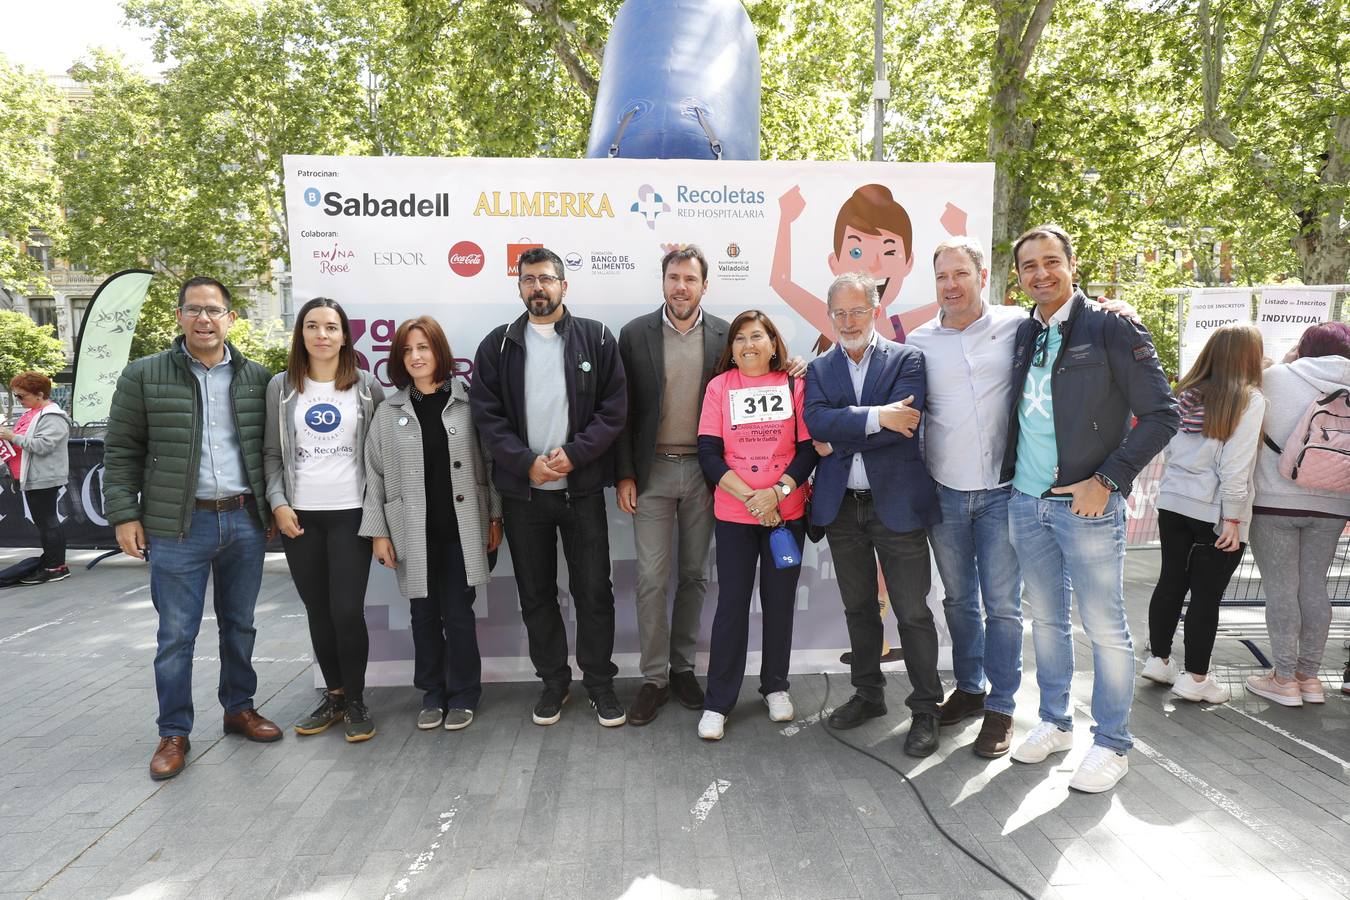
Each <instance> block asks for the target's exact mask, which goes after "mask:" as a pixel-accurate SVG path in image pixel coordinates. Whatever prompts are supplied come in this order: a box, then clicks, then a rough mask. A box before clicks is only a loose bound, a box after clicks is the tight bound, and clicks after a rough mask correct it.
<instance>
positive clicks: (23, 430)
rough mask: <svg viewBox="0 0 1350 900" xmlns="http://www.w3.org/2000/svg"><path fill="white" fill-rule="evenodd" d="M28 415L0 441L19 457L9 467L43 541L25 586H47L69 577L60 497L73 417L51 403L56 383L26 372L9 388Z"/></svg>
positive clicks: (4, 430) (0, 433)
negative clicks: (57, 503)
mask: <svg viewBox="0 0 1350 900" xmlns="http://www.w3.org/2000/svg"><path fill="white" fill-rule="evenodd" d="M9 388H10V390H11V391H13V392H14V397H15V399H17V400H18V401H19V402H20V403H22V404H23V406H24V410H25V412H24V414H23V415H22V416H20V417H19V420H18V421H17V422H15V423H14V425H13V426H9V425H6V426H0V441H9V443H10V445H11V446H12V447H13V449H14V454H13V455H12V456H10V457H9V458H8V459H7V460H6V462H7V463H8V465H9V472H10V474H11V475H13V476H14V480H15V481H17V482H18V483H19V490H21V491H23V497H24V500H26V501H27V503H28V512H29V513H30V514H31V515H32V517H33V524H34V525H36V526H37V529H38V534H39V536H40V539H41V541H42V559H41V560H39V562H38V569H37V571H36V572H34V573H32V574H31V575H26V576H24V578H23V579H22V580H20V582H19V583H20V584H46V583H47V582H48V581H60V580H62V579H63V578H69V577H70V568H69V567H68V566H67V565H66V533H65V530H64V529H62V528H61V517H60V516H58V515H57V513H56V495H57V494H59V493H60V492H61V486H62V485H64V484H65V483H66V482H67V481H68V480H69V479H70V451H69V450H68V449H67V446H66V445H67V443H68V442H69V441H70V416H68V415H66V411H65V410H63V409H62V408H61V407H59V406H57V405H56V404H55V403H52V402H51V396H52V382H51V379H49V378H48V377H47V376H46V375H43V374H42V373H41V372H22V373H20V374H18V375H15V376H14V377H13V378H12V379H11V380H10V382H9Z"/></svg>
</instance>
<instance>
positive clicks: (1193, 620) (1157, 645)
mask: <svg viewBox="0 0 1350 900" xmlns="http://www.w3.org/2000/svg"><path fill="white" fill-rule="evenodd" d="M1261 354H1262V344H1261V332H1260V331H1258V330H1257V329H1256V328H1255V327H1254V326H1252V325H1249V324H1245V323H1234V324H1232V325H1225V326H1223V327H1222V328H1220V329H1218V330H1217V331H1215V332H1214V333H1213V334H1212V335H1210V337H1209V340H1208V341H1207V342H1206V343H1205V347H1204V349H1203V350H1201V351H1200V356H1199V357H1198V358H1197V359H1196V361H1195V364H1194V365H1192V366H1191V369H1190V371H1189V372H1187V373H1186V375H1185V377H1184V378H1182V379H1181V381H1180V382H1179V383H1178V384H1177V387H1176V392H1177V396H1178V398H1179V399H1180V401H1181V429H1180V430H1179V431H1178V432H1177V433H1176V434H1175V435H1174V436H1173V437H1172V440H1171V441H1170V442H1169V443H1168V445H1167V450H1166V453H1165V461H1166V464H1165V468H1164V469H1163V477H1162V484H1161V485H1160V487H1159V490H1158V536H1159V538H1160V539H1161V542H1162V566H1161V568H1160V570H1159V572H1158V583H1157V586H1156V587H1155V588H1154V589H1153V599H1152V601H1150V603H1149V607H1148V623H1149V651H1150V654H1151V655H1150V656H1149V659H1148V662H1147V663H1145V665H1144V669H1143V672H1142V675H1143V676H1144V677H1145V678H1147V679H1149V680H1150V681H1156V682H1158V683H1159V684H1170V685H1172V692H1173V693H1175V694H1176V695H1177V696H1178V697H1181V698H1182V699H1184V700H1195V701H1205V702H1208V703H1226V702H1227V701H1228V700H1229V697H1230V692H1229V690H1228V688H1227V687H1226V686H1224V685H1222V684H1219V683H1218V682H1216V681H1215V680H1214V679H1213V678H1211V677H1210V675H1209V658H1210V654H1211V653H1212V652H1213V650H1214V635H1215V633H1216V631H1217V630H1218V626H1219V601H1220V600H1221V599H1222V598H1223V592H1224V590H1226V589H1227V587H1228V582H1229V580H1231V579H1232V577H1233V572H1234V571H1236V570H1237V566H1238V563H1239V562H1240V561H1241V560H1242V552H1243V550H1244V549H1245V548H1246V546H1247V544H1246V542H1247V532H1248V528H1249V527H1250V525H1251V518H1252V493H1251V479H1252V467H1253V465H1255V463H1256V453H1257V448H1258V447H1259V446H1260V444H1261V422H1262V418H1263V417H1264V415H1265V413H1266V399H1265V397H1264V396H1262V394H1261V390H1260V388H1261ZM1187 593H1189V594H1190V596H1191V602H1190V606H1189V607H1188V608H1187V610H1186V629H1185V641H1186V660H1185V662H1186V667H1185V671H1184V672H1182V671H1180V669H1179V667H1178V666H1177V664H1176V662H1175V661H1174V660H1173V659H1172V638H1173V637H1174V636H1175V635H1176V631H1177V622H1178V621H1179V620H1180V618H1181V606H1182V602H1183V601H1184V600H1185V599H1186V594H1187Z"/></svg>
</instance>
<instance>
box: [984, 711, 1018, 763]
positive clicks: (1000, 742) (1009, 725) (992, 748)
mask: <svg viewBox="0 0 1350 900" xmlns="http://www.w3.org/2000/svg"><path fill="white" fill-rule="evenodd" d="M1012 734H1013V721H1012V716H1005V715H1004V714H1003V713H1000V712H994V711H993V710H992V709H986V710H985V711H984V724H983V725H981V726H980V735H979V737H977V738H975V753H976V754H978V755H979V756H983V757H984V758H985V759H998V758H999V757H1000V756H1002V755H1003V754H1005V753H1007V752H1008V750H1009V749H1010V748H1011V747H1012Z"/></svg>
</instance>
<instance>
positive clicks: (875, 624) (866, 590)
mask: <svg viewBox="0 0 1350 900" xmlns="http://www.w3.org/2000/svg"><path fill="white" fill-rule="evenodd" d="M826 296H827V303H828V307H829V314H830V319H831V321H832V323H833V325H834V332H835V337H836V339H837V343H836V344H835V347H834V348H833V349H832V350H830V351H829V352H827V353H825V354H824V355H822V356H820V357H818V358H817V359H815V360H813V361H812V363H811V366H810V368H809V369H808V370H807V373H806V410H805V416H806V427H807V428H808V429H809V430H810V432H811V435H812V437H813V438H814V439H815V440H816V441H817V442H818V447H817V449H819V450H820V451H821V459H820V463H819V465H818V466H817V468H816V477H815V488H814V494H813V500H812V505H811V524H812V525H820V526H824V528H825V536H826V538H827V539H828V540H829V543H830V554H831V556H832V557H833V560H834V569H835V578H836V579H837V580H838V582H839V593H840V595H841V597H842V599H843V601H844V616H845V619H846V621H847V623H848V637H849V644H850V645H851V647H852V651H853V658H852V663H851V666H852V680H853V687H854V691H855V693H854V695H853V697H852V698H850V699H849V701H848V702H847V703H845V704H844V705H843V706H841V707H840V708H839V709H837V710H835V711H834V713H833V714H832V715H831V716H830V726H831V727H833V728H854V727H856V726H858V725H861V724H862V723H863V722H865V721H866V720H868V719H871V718H875V717H877V716H884V715H885V714H886V678H885V676H884V675H882V673H881V645H882V637H883V631H882V628H883V626H882V622H881V619H880V618H879V617H878V616H877V601H878V584H877V577H876V567H877V562H878V560H879V561H880V564H881V573H882V577H883V578H884V579H885V581H886V589H887V591H888V592H889V593H890V597H891V607H892V608H893V609H894V610H895V617H896V621H897V623H898V625H899V630H900V642H901V644H902V645H903V646H904V648H905V669H906V671H907V672H908V673H909V680H910V684H911V685H912V686H913V690H912V691H911V692H910V695H909V697H908V698H907V699H906V701H905V703H906V705H907V706H909V708H910V711H911V712H912V721H911V723H910V730H909V735H908V737H906V739H905V752H906V753H907V754H909V755H910V756H927V755H929V754H930V753H932V752H933V751H934V750H936V749H937V745H938V704H939V703H941V702H942V682H941V680H940V679H939V677H938V671H937V662H938V638H937V627H936V625H935V623H934V621H933V614H932V612H931V611H930V610H929V609H928V604H927V602H926V597H927V594H928V588H929V586H930V576H929V561H928V542H927V533H926V529H927V528H928V526H929V525H932V524H934V523H936V522H938V521H940V519H941V513H940V512H939V508H938V501H937V492H936V489H935V488H934V485H933V479H932V477H931V476H930V475H929V474H928V469H927V468H926V467H925V466H924V462H923V458H922V456H921V455H920V453H919V440H918V438H917V437H915V430H916V429H917V428H918V424H919V415H920V411H921V410H922V409H923V402H924V392H925V385H926V379H925V375H924V366H923V353H922V352H920V351H919V350H917V349H915V348H914V347H908V346H905V345H903V344H897V343H894V342H892V341H888V340H886V339H885V338H883V337H881V336H880V335H879V334H877V333H876V328H875V322H876V318H877V314H878V310H879V309H880V306H879V305H878V297H877V287H876V283H875V282H874V281H873V280H872V279H871V278H870V277H869V276H867V275H864V274H856V273H848V274H845V275H840V276H839V277H838V278H836V279H835V281H834V283H833V284H831V285H830V290H829V293H828V294H827V295H826Z"/></svg>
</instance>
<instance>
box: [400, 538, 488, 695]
mask: <svg viewBox="0 0 1350 900" xmlns="http://www.w3.org/2000/svg"><path fill="white" fill-rule="evenodd" d="M427 542H428V547H427V551H428V552H427V595H426V596H425V597H414V598H412V599H410V600H409V601H408V608H409V610H410V612H411V613H412V633H413V685H414V686H415V687H416V688H417V689H418V690H419V691H421V692H422V706H423V707H424V708H426V709H477V708H478V701H479V700H480V699H481V698H482V696H483V660H482V657H481V656H479V654H478V620H477V618H476V617H475V616H474V612H473V601H474V599H475V597H476V596H477V594H476V592H475V591H474V589H473V588H471V587H469V582H468V576H467V575H465V572H464V549H463V548H462V547H461V546H460V544H459V541H458V539H456V540H453V541H445V542H441V541H436V540H435V539H433V538H432V536H431V535H428V536H427Z"/></svg>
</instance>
